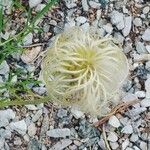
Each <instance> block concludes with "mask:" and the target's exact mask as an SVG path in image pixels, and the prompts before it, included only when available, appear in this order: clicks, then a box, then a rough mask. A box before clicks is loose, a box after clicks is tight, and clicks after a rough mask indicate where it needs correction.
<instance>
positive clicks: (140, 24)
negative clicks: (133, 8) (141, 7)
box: [133, 18, 142, 27]
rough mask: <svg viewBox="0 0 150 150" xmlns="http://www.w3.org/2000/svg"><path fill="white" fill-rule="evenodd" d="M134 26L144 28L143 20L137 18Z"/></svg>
mask: <svg viewBox="0 0 150 150" xmlns="http://www.w3.org/2000/svg"><path fill="white" fill-rule="evenodd" d="M133 24H134V25H135V26H136V27H141V26H142V19H141V18H135V19H134V20H133Z"/></svg>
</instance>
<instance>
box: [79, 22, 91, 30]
mask: <svg viewBox="0 0 150 150" xmlns="http://www.w3.org/2000/svg"><path fill="white" fill-rule="evenodd" d="M81 28H82V29H83V30H84V31H85V32H87V31H89V28H90V25H89V23H88V22H86V23H84V24H83V25H81Z"/></svg>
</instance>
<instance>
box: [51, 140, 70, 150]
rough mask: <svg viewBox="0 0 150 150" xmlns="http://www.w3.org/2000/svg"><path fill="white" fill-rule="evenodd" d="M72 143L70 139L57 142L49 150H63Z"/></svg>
mask: <svg viewBox="0 0 150 150" xmlns="http://www.w3.org/2000/svg"><path fill="white" fill-rule="evenodd" d="M71 143H72V141H71V140H70V139H63V140H61V141H59V142H57V143H56V144H55V145H54V146H53V147H52V148H50V149H49V150H63V149H65V148H66V147H67V146H69V145H70V144H71Z"/></svg>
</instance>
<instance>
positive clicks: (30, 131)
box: [28, 123, 37, 137]
mask: <svg viewBox="0 0 150 150" xmlns="http://www.w3.org/2000/svg"><path fill="white" fill-rule="evenodd" d="M36 130H37V128H36V126H35V124H34V123H31V124H30V125H29V126H28V135H29V136H30V137H33V136H34V135H35V134H36Z"/></svg>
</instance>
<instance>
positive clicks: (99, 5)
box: [89, 1, 101, 9]
mask: <svg viewBox="0 0 150 150" xmlns="http://www.w3.org/2000/svg"><path fill="white" fill-rule="evenodd" d="M89 5H90V6H91V7H92V8H95V9H99V8H100V7H101V4H100V3H97V2H94V1H89Z"/></svg>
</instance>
